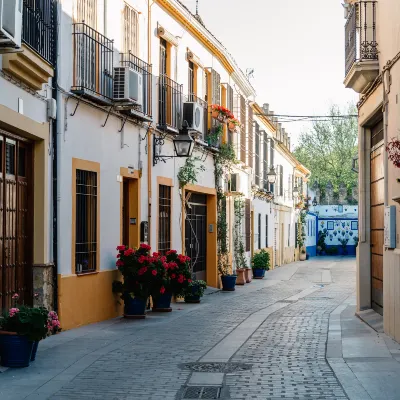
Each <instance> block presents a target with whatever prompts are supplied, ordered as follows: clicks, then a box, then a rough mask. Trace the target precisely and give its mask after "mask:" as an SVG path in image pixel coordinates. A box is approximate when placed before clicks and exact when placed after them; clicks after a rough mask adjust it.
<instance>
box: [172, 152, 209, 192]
mask: <svg viewBox="0 0 400 400" xmlns="http://www.w3.org/2000/svg"><path fill="white" fill-rule="evenodd" d="M199 161H201V160H200V158H199V157H192V156H191V157H188V158H187V159H186V161H185V164H184V165H182V167H180V168H179V171H178V175H177V178H178V181H179V187H180V188H183V187H184V186H186V185H188V184H192V185H194V184H196V183H197V175H198V173H199V172H204V171H205V170H206V168H205V167H204V165H203V164H200V165H197V164H196V162H199Z"/></svg>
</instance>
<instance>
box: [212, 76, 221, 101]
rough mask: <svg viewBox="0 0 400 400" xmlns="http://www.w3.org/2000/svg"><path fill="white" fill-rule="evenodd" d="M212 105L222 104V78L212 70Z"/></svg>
mask: <svg viewBox="0 0 400 400" xmlns="http://www.w3.org/2000/svg"><path fill="white" fill-rule="evenodd" d="M211 104H221V76H220V75H219V73H218V72H217V71H215V69H212V70H211Z"/></svg>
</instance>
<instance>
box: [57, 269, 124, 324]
mask: <svg viewBox="0 0 400 400" xmlns="http://www.w3.org/2000/svg"><path fill="white" fill-rule="evenodd" d="M118 279H119V272H118V271H117V270H107V271H99V272H97V273H94V274H88V275H80V276H78V275H74V274H72V275H58V276H57V281H58V315H59V318H60V322H61V326H62V328H63V330H68V329H73V328H77V327H79V326H82V325H87V324H92V323H95V322H99V321H104V320H107V319H110V318H115V317H118V316H120V315H122V300H120V299H119V298H118V296H116V295H114V294H113V293H112V290H111V287H112V282H113V281H114V280H118ZM116 300H120V303H121V304H118V302H117V301H116Z"/></svg>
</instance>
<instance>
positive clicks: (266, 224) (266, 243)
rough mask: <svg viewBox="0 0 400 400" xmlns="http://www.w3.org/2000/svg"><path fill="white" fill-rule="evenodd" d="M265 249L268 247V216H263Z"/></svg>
mask: <svg viewBox="0 0 400 400" xmlns="http://www.w3.org/2000/svg"><path fill="white" fill-rule="evenodd" d="M265 247H268V215H266V216H265Z"/></svg>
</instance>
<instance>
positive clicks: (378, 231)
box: [371, 120, 385, 315]
mask: <svg viewBox="0 0 400 400" xmlns="http://www.w3.org/2000/svg"><path fill="white" fill-rule="evenodd" d="M384 152H385V148H384V144H383V121H382V120H381V121H380V122H378V123H377V124H376V125H375V126H373V127H372V129H371V279H372V281H371V301H372V308H373V309H374V310H375V311H376V312H378V313H379V314H381V315H383V232H384V169H383V158H384Z"/></svg>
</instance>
